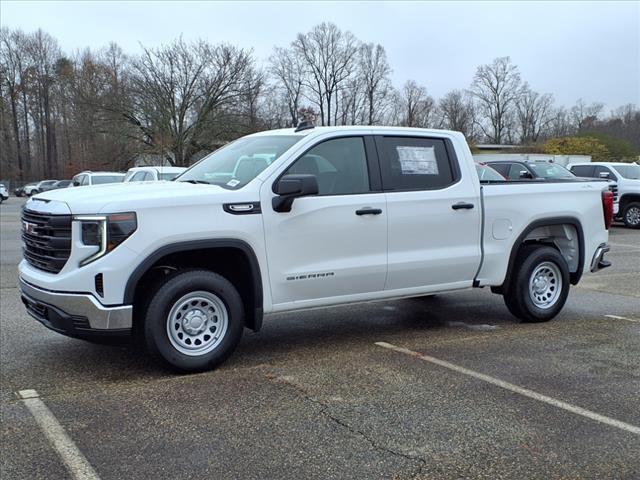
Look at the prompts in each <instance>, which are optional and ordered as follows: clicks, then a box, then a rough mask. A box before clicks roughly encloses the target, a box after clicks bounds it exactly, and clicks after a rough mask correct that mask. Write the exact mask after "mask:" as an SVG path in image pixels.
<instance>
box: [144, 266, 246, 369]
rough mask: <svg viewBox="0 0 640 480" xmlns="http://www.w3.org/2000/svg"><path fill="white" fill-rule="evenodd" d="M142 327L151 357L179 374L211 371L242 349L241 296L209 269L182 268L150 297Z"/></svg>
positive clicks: (242, 321)
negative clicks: (239, 343) (240, 343)
mask: <svg viewBox="0 0 640 480" xmlns="http://www.w3.org/2000/svg"><path fill="white" fill-rule="evenodd" d="M152 295H153V297H152V299H151V301H150V302H149V306H148V308H147V314H146V317H145V324H144V336H145V341H146V344H147V348H148V350H149V352H150V354H151V355H152V356H153V357H155V358H156V359H158V360H160V361H161V362H162V363H164V364H165V365H167V366H169V367H170V368H172V369H174V370H176V371H180V372H199V371H203V370H210V369H212V368H215V367H216V366H218V365H220V364H221V363H222V362H224V361H225V360H226V359H227V358H228V357H229V355H231V353H232V352H233V350H234V349H235V348H236V346H237V345H238V342H239V341H240V337H241V336H242V330H243V328H244V306H243V303H242V298H241V297H240V294H239V293H238V291H237V290H236V288H235V287H234V286H233V284H232V283H231V282H229V281H228V280H227V279H226V278H224V277H222V276H220V275H218V274H217V273H213V272H210V271H207V270H181V271H178V272H176V273H175V274H173V275H171V276H169V277H168V278H167V280H166V281H165V282H164V283H163V284H162V285H161V286H160V287H159V288H158V289H157V290H156V291H155V293H154V294H152Z"/></svg>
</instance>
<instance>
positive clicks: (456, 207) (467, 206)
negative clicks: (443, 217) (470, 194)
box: [451, 202, 473, 210]
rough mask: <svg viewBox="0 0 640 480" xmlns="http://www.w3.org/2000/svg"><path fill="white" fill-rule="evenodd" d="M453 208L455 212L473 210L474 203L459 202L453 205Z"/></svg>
mask: <svg viewBox="0 0 640 480" xmlns="http://www.w3.org/2000/svg"><path fill="white" fill-rule="evenodd" d="M451 208H453V209H454V210H471V209H472V208H473V203H465V202H458V203H454V204H453V205H451Z"/></svg>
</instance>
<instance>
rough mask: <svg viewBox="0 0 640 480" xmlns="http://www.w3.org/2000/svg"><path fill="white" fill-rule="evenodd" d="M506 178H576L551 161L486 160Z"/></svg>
mask: <svg viewBox="0 0 640 480" xmlns="http://www.w3.org/2000/svg"><path fill="white" fill-rule="evenodd" d="M487 165H489V166H490V167H491V168H493V169H494V170H496V171H497V172H498V173H499V174H500V175H502V176H503V177H505V178H506V179H507V180H533V179H538V180H567V179H571V178H576V176H575V175H574V174H573V173H571V172H570V171H569V170H567V169H566V168H564V167H562V166H560V165H558V164H557V163H551V162H536V161H533V162H525V161H513V160H494V161H490V162H487Z"/></svg>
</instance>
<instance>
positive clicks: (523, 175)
mask: <svg viewBox="0 0 640 480" xmlns="http://www.w3.org/2000/svg"><path fill="white" fill-rule="evenodd" d="M520 178H533V175H531V174H530V173H529V172H527V171H526V170H520Z"/></svg>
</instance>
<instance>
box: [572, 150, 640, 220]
mask: <svg viewBox="0 0 640 480" xmlns="http://www.w3.org/2000/svg"><path fill="white" fill-rule="evenodd" d="M568 168H569V170H571V172H573V173H574V174H575V175H578V176H579V177H591V178H602V179H606V180H612V181H614V182H615V183H616V187H617V188H616V189H614V197H615V201H616V202H618V203H619V208H618V212H617V213H618V215H617V218H620V219H621V220H622V221H623V222H624V224H625V225H626V226H627V227H629V228H640V165H638V164H637V163H622V162H591V163H572V164H571V165H569V167H568Z"/></svg>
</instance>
